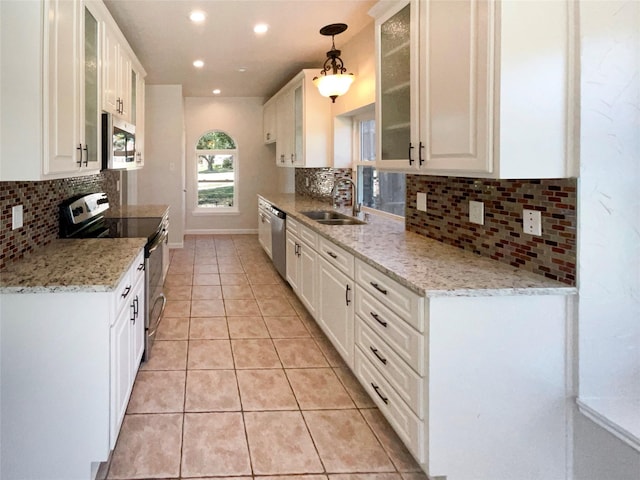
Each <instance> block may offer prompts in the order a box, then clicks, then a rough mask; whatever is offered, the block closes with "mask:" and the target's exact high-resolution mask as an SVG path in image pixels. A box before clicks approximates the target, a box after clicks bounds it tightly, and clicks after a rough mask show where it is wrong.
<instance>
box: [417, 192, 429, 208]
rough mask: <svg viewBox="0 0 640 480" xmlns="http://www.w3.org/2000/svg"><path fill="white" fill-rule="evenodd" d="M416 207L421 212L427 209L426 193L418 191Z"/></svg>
mask: <svg viewBox="0 0 640 480" xmlns="http://www.w3.org/2000/svg"><path fill="white" fill-rule="evenodd" d="M416 208H417V209H418V210H420V211H421V212H426V211H427V194H426V193H418V195H416Z"/></svg>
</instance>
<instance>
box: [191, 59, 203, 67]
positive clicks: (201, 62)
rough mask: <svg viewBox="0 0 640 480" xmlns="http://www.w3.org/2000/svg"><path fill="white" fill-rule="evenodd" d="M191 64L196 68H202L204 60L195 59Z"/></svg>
mask: <svg viewBox="0 0 640 480" xmlns="http://www.w3.org/2000/svg"><path fill="white" fill-rule="evenodd" d="M193 66H194V67H196V68H202V67H204V62H203V61H202V60H196V61H195V62H193Z"/></svg>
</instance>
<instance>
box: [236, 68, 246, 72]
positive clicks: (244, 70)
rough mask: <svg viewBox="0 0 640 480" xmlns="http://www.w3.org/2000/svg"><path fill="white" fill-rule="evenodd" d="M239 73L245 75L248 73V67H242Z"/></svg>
mask: <svg viewBox="0 0 640 480" xmlns="http://www.w3.org/2000/svg"><path fill="white" fill-rule="evenodd" d="M238 71H239V72H240V73H244V72H246V71H247V67H240V68H239V69H238Z"/></svg>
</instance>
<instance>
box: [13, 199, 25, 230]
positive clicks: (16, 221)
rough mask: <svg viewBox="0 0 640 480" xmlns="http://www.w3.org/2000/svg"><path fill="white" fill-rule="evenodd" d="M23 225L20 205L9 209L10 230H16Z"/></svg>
mask: <svg viewBox="0 0 640 480" xmlns="http://www.w3.org/2000/svg"><path fill="white" fill-rule="evenodd" d="M22 225H23V218H22V205H16V206H15V207H12V208H11V230H17V229H18V228H21V227H22Z"/></svg>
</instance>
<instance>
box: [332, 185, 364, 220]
mask: <svg viewBox="0 0 640 480" xmlns="http://www.w3.org/2000/svg"><path fill="white" fill-rule="evenodd" d="M342 182H350V183H351V204H352V205H353V207H352V209H351V213H352V215H353V216H354V217H357V216H358V214H359V213H360V207H361V204H359V203H358V186H357V185H356V183H355V182H354V181H353V180H351V179H350V178H338V179H337V180H335V181H334V182H333V188H332V189H331V198H332V199H333V206H334V207H335V206H336V205H337V204H336V194H337V193H338V185H340V183H342Z"/></svg>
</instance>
